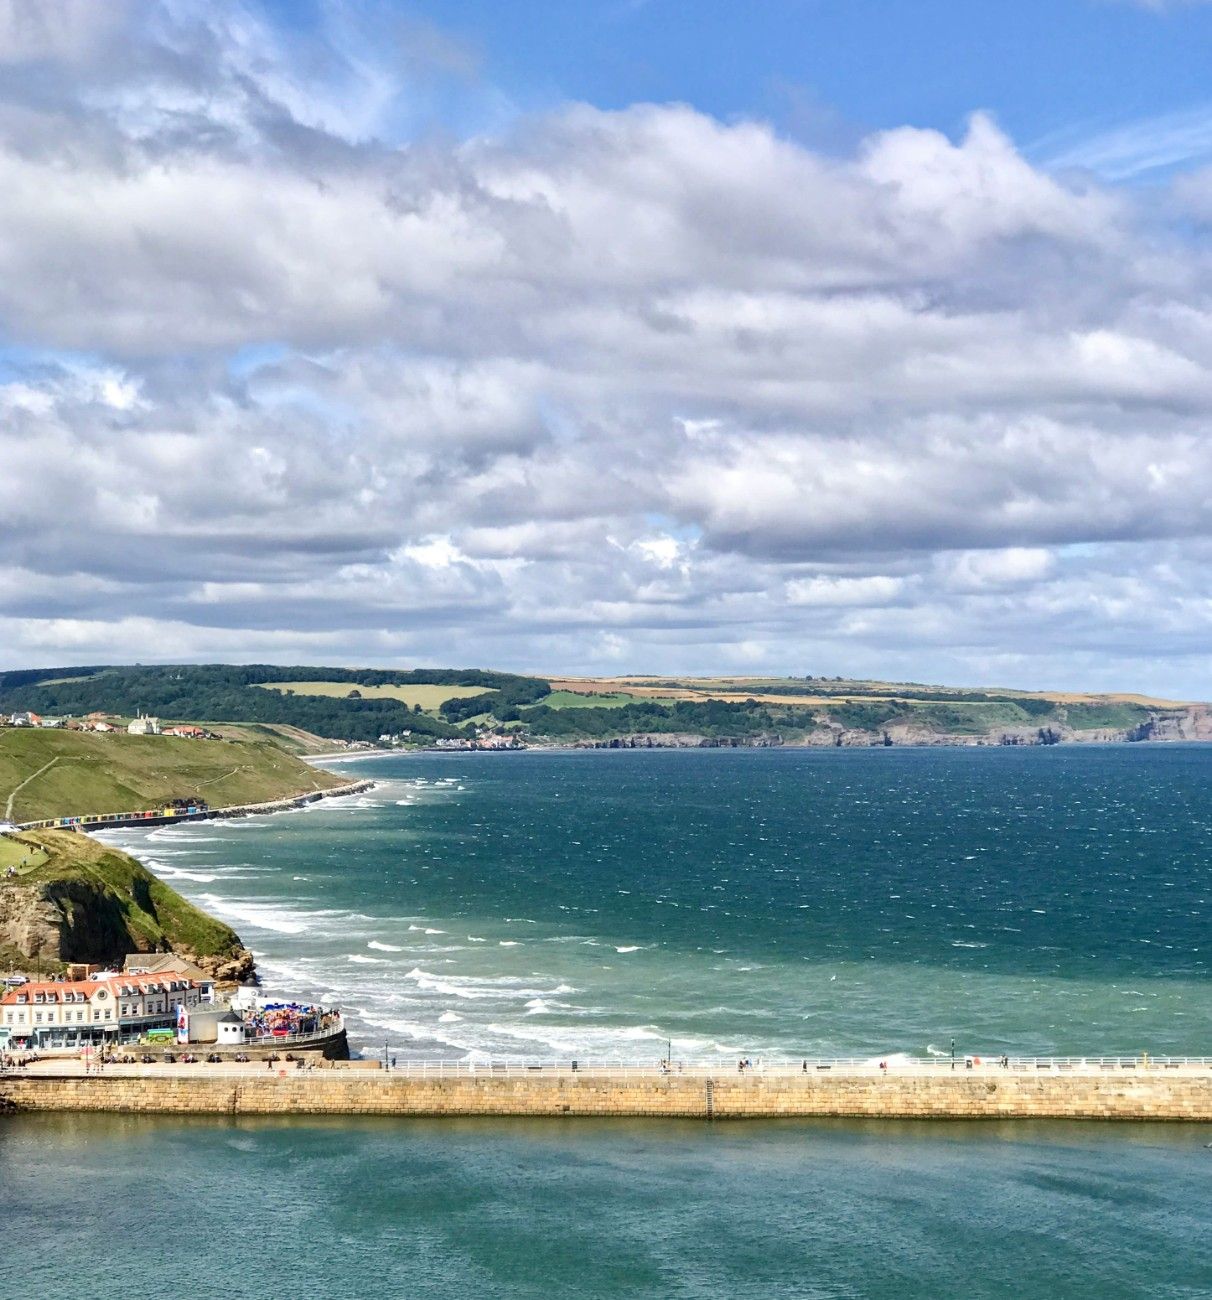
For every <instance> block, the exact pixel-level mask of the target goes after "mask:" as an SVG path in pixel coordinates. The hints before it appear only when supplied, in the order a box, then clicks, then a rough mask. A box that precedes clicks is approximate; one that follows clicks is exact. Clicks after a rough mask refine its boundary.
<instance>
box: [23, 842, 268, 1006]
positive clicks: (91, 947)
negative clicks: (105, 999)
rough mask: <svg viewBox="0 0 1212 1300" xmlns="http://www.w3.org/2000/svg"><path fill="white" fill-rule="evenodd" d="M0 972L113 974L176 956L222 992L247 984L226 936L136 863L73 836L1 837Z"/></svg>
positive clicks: (246, 959) (249, 969) (246, 963)
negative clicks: (140, 961)
mask: <svg viewBox="0 0 1212 1300" xmlns="http://www.w3.org/2000/svg"><path fill="white" fill-rule="evenodd" d="M3 845H4V847H5V848H6V849H7V850H8V852H7V853H6V855H5V856H6V858H9V859H13V860H15V861H16V862H17V863H20V861H21V858H20V856H19V855H21V854H22V853H24V852H25V851H26V850H28V862H29V863H31V864H32V865H26V866H21V865H17V866H16V867H15V870H16V873H17V874H16V875H15V876H7V875H6V874H4V873H0V966H4V965H15V966H21V967H25V966H29V965H31V964H32V965H35V966H37V967H40V968H41V969H43V970H49V969H57V968H59V967H60V966H62V965H63V964H64V963H66V962H95V963H98V964H101V965H114V964H120V963H121V961H122V959H123V957H124V956H125V955H126V954H127V953H130V952H176V953H179V954H180V955H181V956H183V957H185V958H187V959H188V960H190V961H192V962H194V963H195V964H196V965H197V966H199V967H201V968H202V969H203V970H205V971H207V972H208V973H209V974H211V975H213V976H214V977H215V978H216V979H218V980H220V981H222V982H223V983H236V982H239V981H241V980H244V979H247V978H249V976H251V975H252V973H253V970H254V966H253V958H252V954H251V953H250V952H249V951H248V949H247V948H245V947H244V945H243V944H242V943H241V942H240V939H239V936H238V935H237V934H236V933H235V932H234V931H233V930H231V929H230V928H229V927H228V926H226V925H224V924H223V923H222V922H220V921H216V920H215V919H214V918H213V917H210V916H207V915H206V913H205V912H202V911H200V910H199V909H198V908H196V907H194V906H193V904H192V903H189V902H188V901H186V899H184V898H182V897H181V895H180V894H178V893H177V892H176V891H175V890H173V889H170V888H169V887H168V886H167V885H166V884H165V883H164V882H163V881H162V880H159V879H158V878H157V877H156V876H154V875H152V873H151V872H150V871H148V870H147V869H146V868H145V867H143V866H142V865H141V864H140V863H138V862H136V861H135V859H134V858H132V857H129V856H128V855H127V854H125V853H120V852H118V851H117V850H115V849H110V848H108V847H106V846H105V845H102V844H99V843H98V842H97V841H96V840H93V839H91V838H90V837H88V836H86V835H81V834H79V833H78V832H71V831H43V832H37V833H32V832H24V833H22V834H20V835H15V836H14V835H8V836H4V837H3Z"/></svg>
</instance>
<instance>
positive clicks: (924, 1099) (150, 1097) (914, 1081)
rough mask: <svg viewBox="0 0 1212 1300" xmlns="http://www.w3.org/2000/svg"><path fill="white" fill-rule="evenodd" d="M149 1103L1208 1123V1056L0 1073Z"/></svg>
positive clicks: (1211, 1078) (190, 1108)
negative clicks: (970, 1062)
mask: <svg viewBox="0 0 1212 1300" xmlns="http://www.w3.org/2000/svg"><path fill="white" fill-rule="evenodd" d="M4 1110H7V1111H41V1110H49V1111H116V1112H122V1113H146V1114H227V1115H384V1116H390V1115H396V1116H406V1115H415V1116H475V1115H481V1116H532V1117H549V1118H573V1117H589V1116H596V1117H609V1116H619V1117H639V1116H651V1117H665V1118H683V1119H691V1118H693V1119H701V1120H724V1119H759V1118H795V1117H799V1118H810V1117H817V1118H819V1117H835V1118H859V1117H861V1118H886V1119H952V1120H958V1119H999V1120H1001V1119H1088V1120H1137V1121H1141V1120H1169V1121H1186V1122H1205V1123H1212V1060H1209V1059H1194V1058H1182V1059H1173V1060H1170V1059H1160V1060H1153V1059H1150V1058H1131V1059H1096V1058H1082V1059H1058V1060H1049V1061H1043V1060H1034V1059H1032V1060H1015V1061H1012V1062H1010V1063H1009V1064H1008V1065H1006V1066H1003V1065H1001V1064H1000V1063H999V1062H997V1061H992V1062H989V1063H986V1062H984V1061H982V1062H981V1064H980V1065H974V1066H972V1067H968V1066H966V1065H965V1063H964V1062H963V1061H962V1060H961V1061H958V1062H956V1064H955V1066H954V1068H953V1067H952V1065H951V1063H950V1061H948V1060H938V1061H935V1060H929V1061H927V1060H922V1061H905V1062H898V1063H896V1064H889V1065H888V1066H887V1067H886V1068H884V1067H883V1066H881V1065H880V1064H879V1063H873V1062H868V1061H864V1062H857V1061H854V1062H847V1061H830V1062H825V1061H807V1062H803V1061H796V1062H792V1061H785V1062H778V1063H767V1064H765V1065H763V1066H754V1067H753V1068H750V1069H746V1070H739V1069H738V1068H737V1066H736V1064H735V1063H732V1065H731V1066H729V1065H728V1064H726V1063H718V1062H717V1063H710V1064H709V1063H690V1062H678V1061H673V1062H671V1063H669V1064H665V1063H659V1064H653V1063H647V1064H643V1063H637V1064H634V1065H619V1064H589V1063H585V1064H583V1065H582V1064H580V1063H578V1064H577V1065H576V1066H575V1067H574V1066H573V1064H572V1063H571V1062H567V1063H561V1064H523V1063H517V1064H500V1065H498V1064H496V1063H492V1064H484V1065H472V1064H469V1063H466V1062H457V1063H456V1062H420V1061H417V1062H409V1063H407V1064H403V1065H400V1066H399V1067H398V1068H394V1069H384V1068H382V1066H381V1064H380V1063H378V1062H373V1061H360V1062H359V1061H355V1062H349V1063H331V1064H328V1063H326V1064H321V1063H319V1062H317V1063H316V1064H315V1065H314V1066H313V1067H312V1068H303V1069H300V1068H297V1067H296V1066H295V1065H294V1064H293V1063H286V1062H280V1063H273V1065H272V1067H267V1066H266V1065H263V1064H260V1065H258V1064H235V1063H222V1064H209V1065H208V1064H197V1065H186V1064H167V1063H157V1064H153V1065H107V1066H105V1067H104V1068H103V1069H102V1070H100V1071H96V1069H95V1067H94V1068H93V1070H92V1071H90V1072H86V1068H85V1066H84V1064H83V1063H82V1062H78V1061H40V1062H37V1063H35V1064H34V1065H32V1066H30V1067H27V1068H24V1069H18V1070H15V1071H10V1072H8V1073H5V1074H0V1111H4Z"/></svg>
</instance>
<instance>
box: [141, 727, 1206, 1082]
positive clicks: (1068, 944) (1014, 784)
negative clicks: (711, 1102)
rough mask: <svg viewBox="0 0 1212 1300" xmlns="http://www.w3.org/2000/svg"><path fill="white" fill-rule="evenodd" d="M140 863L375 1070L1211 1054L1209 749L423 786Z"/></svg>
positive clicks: (538, 768) (451, 759)
mask: <svg viewBox="0 0 1212 1300" xmlns="http://www.w3.org/2000/svg"><path fill="white" fill-rule="evenodd" d="M345 770H346V771H347V772H355V771H356V772H357V773H358V774H359V775H363V774H365V775H367V776H373V777H375V778H376V779H378V780H380V781H381V782H382V784H381V785H380V786H379V787H378V788H377V789H376V790H374V791H373V792H372V793H371V794H369V795H367V796H363V797H358V798H354V799H349V800H343V801H331V802H325V803H321V804H317V805H313V806H312V807H311V808H309V809H307V810H306V811H304V812H300V813H290V814H286V815H281V816H276V817H264V818H255V819H249V820H247V821H239V822H232V823H230V824H223V823H205V824H201V825H194V826H189V827H181V828H164V829H160V830H153V831H151V832H145V833H143V834H138V835H136V834H129V835H128V836H127V837H126V838H125V840H123V841H122V842H124V843H126V844H127V845H128V846H129V847H131V848H132V849H134V851H135V852H137V853H138V854H139V855H140V856H142V857H144V858H145V859H146V860H148V861H150V862H151V863H152V864H153V865H154V866H155V868H156V869H157V870H159V871H160V872H161V873H162V874H163V875H164V876H165V877H166V878H167V879H169V880H171V881H172V883H173V884H174V885H176V886H177V887H178V888H180V889H181V890H182V891H183V892H185V893H186V894H189V895H190V896H192V897H193V898H195V899H196V900H198V901H199V902H201V903H202V904H203V905H204V906H206V907H208V908H210V909H212V910H213V911H214V912H216V913H217V914H218V915H220V916H222V917H224V918H225V919H227V920H229V921H231V922H232V923H233V924H234V925H235V926H236V927H237V928H238V929H239V931H240V933H241V934H242V935H243V936H244V938H245V940H246V941H247V942H248V943H249V944H250V945H251V946H252V947H253V949H254V951H255V952H256V953H257V955H258V959H259V964H260V966H261V969H262V972H263V974H264V977H265V979H266V980H267V982H268V984H269V985H270V986H271V987H274V988H278V989H280V990H281V991H283V992H291V993H304V994H311V995H323V996H325V997H328V998H330V999H334V1000H336V1001H337V1002H339V1003H340V1004H341V1006H342V1007H343V1008H344V1009H345V1010H346V1011H347V1012H348V1013H349V1018H350V1023H351V1027H352V1030H353V1034H354V1038H355V1040H356V1041H358V1042H360V1043H361V1044H362V1045H363V1046H364V1047H366V1048H367V1049H374V1050H377V1051H382V1047H383V1042H384V1040H386V1041H387V1042H388V1045H389V1049H390V1050H391V1052H392V1053H394V1054H398V1055H417V1056H426V1057H436V1056H444V1057H461V1056H464V1055H466V1054H468V1053H479V1054H497V1055H500V1054H513V1055H526V1056H539V1057H549V1058H550V1057H563V1056H569V1055H574V1054H575V1055H581V1056H589V1055H592V1056H599V1057H615V1058H620V1059H623V1058H627V1059H640V1060H648V1059H649V1058H652V1059H655V1058H656V1057H658V1056H660V1055H663V1053H664V1051H665V1042H666V1039H667V1038H672V1040H673V1048H674V1051H675V1053H677V1054H679V1055H683V1056H696V1057H712V1056H721V1057H724V1058H728V1057H735V1056H737V1055H738V1054H744V1055H747V1056H751V1057H753V1056H761V1055H765V1056H770V1055H776V1054H779V1055H789V1056H792V1057H794V1056H799V1055H803V1054H824V1055H833V1054H837V1055H859V1056H870V1055H876V1054H878V1055H881V1056H886V1055H891V1054H894V1053H897V1052H906V1053H913V1054H925V1053H927V1052H936V1053H942V1052H944V1051H949V1050H950V1040H951V1039H952V1038H954V1039H955V1040H956V1044H957V1050H958V1051H961V1052H963V1051H967V1052H977V1053H982V1054H983V1053H989V1054H1001V1053H1002V1052H1009V1053H1011V1054H1030V1053H1061V1054H1077V1055H1085V1054H1098V1053H1128V1054H1131V1053H1134V1052H1138V1051H1141V1050H1148V1051H1151V1052H1154V1053H1165V1052H1168V1053H1176V1054H1184V1053H1187V1054H1199V1053H1207V1052H1209V1051H1212V997H1210V996H1209V987H1210V986H1209V972H1210V966H1209V949H1210V945H1212V933H1210V931H1209V912H1210V909H1209V904H1210V902H1212V747H1203V746H1191V747H1178V746H1174V747H1167V746H1153V747H1144V746H1122V747H1108V748H1098V749H1078V748H1069V749H1064V748H1055V749H1050V750H1040V749H1033V750H895V749H894V750H891V751H889V750H868V751H843V752H835V751H826V752H815V751H802V750H801V751H784V752H779V751H741V752H728V751H722V752H721V751H706V752H660V751H658V752H649V753H643V752H641V753H592V752H591V753H583V752H582V753H528V754H519V755H510V754H485V755H455V756H437V755H435V756H422V757H400V758H391V759H385V760H375V761H371V762H365V763H359V764H357V765H351V766H349V767H346V769H345Z"/></svg>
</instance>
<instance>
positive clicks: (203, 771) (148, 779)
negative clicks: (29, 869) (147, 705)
mask: <svg viewBox="0 0 1212 1300" xmlns="http://www.w3.org/2000/svg"><path fill="white" fill-rule="evenodd" d="M342 780H343V778H341V777H338V776H333V775H332V774H330V773H328V772H322V771H319V770H318V769H317V768H314V767H310V766H309V765H308V764H306V763H304V762H303V761H302V760H301V759H299V758H296V757H294V756H293V755H291V754H287V753H286V752H285V751H284V750H282V749H280V748H279V747H278V746H277V745H275V744H272V743H271V742H269V741H202V740H183V739H178V738H176V737H173V736H126V735H121V734H117V735H97V734H94V733H90V732H78V731H50V730H47V731H43V730H39V729H33V728H25V727H12V728H5V729H4V730H2V731H0V817H2V816H4V815H6V814H5V809H6V807H8V801H9V799H10V796H11V799H12V804H11V811H10V812H8V813H7V816H8V817H9V818H11V820H13V821H17V822H29V821H40V820H42V819H43V818H49V817H68V816H75V815H79V814H83V813H106V812H133V811H136V810H139V809H144V808H152V807H155V806H156V805H157V804H159V803H163V802H165V801H166V800H170V799H190V798H200V799H205V800H206V801H207V803H209V804H210V805H211V807H214V808H220V807H227V806H229V805H232V804H241V803H261V802H263V801H266V800H271V799H281V798H288V797H290V796H292V795H298V794H304V793H307V792H308V791H311V790H323V789H326V788H329V787H331V786H334V785H340V784H341V783H342Z"/></svg>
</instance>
